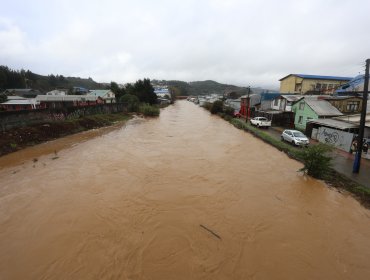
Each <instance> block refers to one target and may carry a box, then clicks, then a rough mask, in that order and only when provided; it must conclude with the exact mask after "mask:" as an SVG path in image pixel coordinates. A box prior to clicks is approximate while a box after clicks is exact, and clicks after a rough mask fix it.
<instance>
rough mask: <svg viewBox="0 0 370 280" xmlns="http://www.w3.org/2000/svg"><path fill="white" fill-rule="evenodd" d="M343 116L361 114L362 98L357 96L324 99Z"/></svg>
mask: <svg viewBox="0 0 370 280" xmlns="http://www.w3.org/2000/svg"><path fill="white" fill-rule="evenodd" d="M326 100H327V101H328V102H330V104H331V105H333V106H334V107H335V108H337V109H338V110H339V111H340V112H342V113H343V114H356V113H360V112H361V108H362V98H361V97H357V96H336V97H330V98H327V99H326Z"/></svg>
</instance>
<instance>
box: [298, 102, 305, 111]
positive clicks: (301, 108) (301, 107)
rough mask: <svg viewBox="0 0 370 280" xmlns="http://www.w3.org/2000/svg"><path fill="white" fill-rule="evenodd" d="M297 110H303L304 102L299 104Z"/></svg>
mask: <svg viewBox="0 0 370 280" xmlns="http://www.w3.org/2000/svg"><path fill="white" fill-rule="evenodd" d="M299 110H304V102H301V103H299Z"/></svg>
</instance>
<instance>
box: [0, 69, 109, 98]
mask: <svg viewBox="0 0 370 280" xmlns="http://www.w3.org/2000/svg"><path fill="white" fill-rule="evenodd" d="M73 87H84V88H87V89H101V88H104V85H102V84H99V83H97V82H95V81H94V80H93V79H91V78H88V79H83V78H79V77H64V76H63V75H56V76H55V75H53V74H51V75H48V76H42V75H39V74H36V73H33V72H31V71H30V70H27V71H26V70H23V69H22V70H20V71H19V70H13V69H10V68H8V67H7V66H0V91H3V90H5V89H10V88H32V89H38V90H40V91H41V92H47V91H50V90H53V89H56V88H63V89H72V88H73Z"/></svg>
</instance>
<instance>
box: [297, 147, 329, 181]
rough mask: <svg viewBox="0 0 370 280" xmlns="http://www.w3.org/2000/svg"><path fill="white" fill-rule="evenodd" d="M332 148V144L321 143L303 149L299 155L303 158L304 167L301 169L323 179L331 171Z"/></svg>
mask: <svg viewBox="0 0 370 280" xmlns="http://www.w3.org/2000/svg"><path fill="white" fill-rule="evenodd" d="M332 150H333V147H332V146H328V145H325V144H321V143H320V144H318V145H313V146H310V147H308V148H306V149H304V150H302V151H301V152H299V157H300V158H301V159H302V160H303V164H304V167H303V168H301V169H300V170H299V171H302V172H304V173H307V174H308V175H310V176H312V177H315V178H319V179H323V178H324V177H325V175H327V174H328V173H329V171H330V167H331V160H332V158H331V156H330V155H328V153H329V152H331V151H332Z"/></svg>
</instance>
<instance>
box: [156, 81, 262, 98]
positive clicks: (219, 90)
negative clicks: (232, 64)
mask: <svg viewBox="0 0 370 280" xmlns="http://www.w3.org/2000/svg"><path fill="white" fill-rule="evenodd" d="M153 83H154V84H156V85H160V86H164V85H167V86H168V87H169V89H170V90H172V91H174V92H175V94H176V95H177V96H188V95H207V94H212V93H216V94H224V93H228V94H229V95H230V96H231V97H232V98H238V97H240V96H241V95H244V94H247V92H248V89H247V88H246V87H238V86H234V85H227V84H221V83H218V82H215V81H211V80H206V81H196V82H190V83H187V82H184V81H165V80H162V81H158V80H153ZM252 91H253V92H254V93H260V92H262V91H263V89H260V88H254V89H252Z"/></svg>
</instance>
